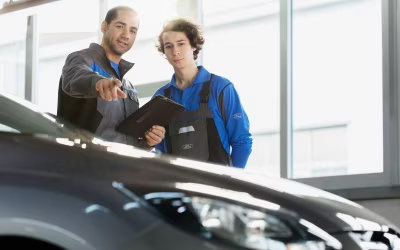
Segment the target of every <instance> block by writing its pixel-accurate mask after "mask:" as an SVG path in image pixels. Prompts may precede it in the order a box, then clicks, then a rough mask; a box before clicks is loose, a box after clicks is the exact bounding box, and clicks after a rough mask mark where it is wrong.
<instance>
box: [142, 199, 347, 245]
mask: <svg viewBox="0 0 400 250" xmlns="http://www.w3.org/2000/svg"><path fill="white" fill-rule="evenodd" d="M144 198H145V199H146V200H147V201H148V202H149V203H150V204H151V205H153V206H154V207H155V208H156V209H157V210H158V211H159V212H161V213H162V214H163V215H164V216H165V218H166V219H167V220H169V221H170V222H171V223H173V224H175V225H176V226H178V227H181V228H183V229H184V230H185V231H188V232H191V233H196V234H200V235H201V236H202V237H205V238H208V239H210V240H216V241H223V242H227V243H230V244H234V245H236V246H241V247H244V248H247V249H257V250H259V249H265V250H268V249H273V250H328V249H340V248H341V246H339V247H340V248H339V247H332V246H329V245H328V244H326V241H325V240H324V239H323V238H321V237H318V236H317V235H315V234H313V233H311V232H310V230H308V228H307V226H306V225H303V224H302V223H300V220H299V219H297V218H296V219H294V217H293V215H291V216H286V217H285V216H283V215H282V214H280V212H279V211H263V210H261V209H257V208H251V207H246V206H242V205H239V204H234V203H230V202H227V201H222V200H215V199H211V198H205V197H197V196H192V197H188V196H186V195H185V194H183V193H150V194H147V195H145V196H144ZM339 244H340V243H339Z"/></svg>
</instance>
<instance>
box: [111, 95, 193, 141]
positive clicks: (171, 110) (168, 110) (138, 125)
mask: <svg viewBox="0 0 400 250" xmlns="http://www.w3.org/2000/svg"><path fill="white" fill-rule="evenodd" d="M184 109H185V107H184V106H183V105H181V104H179V103H176V102H174V101H172V100H171V99H169V98H167V97H165V96H162V95H157V96H155V97H154V98H153V99H151V100H150V101H149V102H147V103H146V104H145V105H143V106H142V107H140V108H139V109H138V110H136V111H135V112H134V113H132V114H131V115H130V116H128V117H127V118H126V119H125V120H123V121H122V122H121V123H120V124H119V125H118V126H117V131H119V132H121V133H124V134H126V135H129V136H132V137H134V138H142V137H144V133H145V132H146V131H147V130H148V129H150V128H151V127H152V126H153V125H160V126H166V125H167V124H168V122H169V121H170V120H171V119H172V118H173V117H174V116H175V115H176V114H177V113H179V112H180V111H183V110H184Z"/></svg>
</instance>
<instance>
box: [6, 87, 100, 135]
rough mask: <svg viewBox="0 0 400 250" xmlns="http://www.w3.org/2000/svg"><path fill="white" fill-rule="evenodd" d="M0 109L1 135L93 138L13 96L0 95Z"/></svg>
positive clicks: (87, 133)
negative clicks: (17, 134) (18, 134)
mask: <svg viewBox="0 0 400 250" xmlns="http://www.w3.org/2000/svg"><path fill="white" fill-rule="evenodd" d="M0 107H1V108H0V132H1V133H20V134H34V135H50V136H54V137H66V138H81V139H89V138H93V135H92V134H90V133H89V132H86V131H83V130H81V129H78V128H76V127H74V126H72V125H70V124H68V123H66V122H60V120H59V119H58V118H56V117H55V116H54V115H51V114H46V113H43V112H41V111H40V109H39V108H38V107H37V106H35V105H34V104H32V103H30V102H28V101H26V100H23V99H20V98H18V97H15V96H12V95H8V94H0Z"/></svg>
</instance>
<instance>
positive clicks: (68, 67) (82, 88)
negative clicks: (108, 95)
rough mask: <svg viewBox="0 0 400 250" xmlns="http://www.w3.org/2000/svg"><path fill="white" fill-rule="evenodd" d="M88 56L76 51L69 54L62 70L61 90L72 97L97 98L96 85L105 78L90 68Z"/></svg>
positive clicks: (91, 61)
mask: <svg viewBox="0 0 400 250" xmlns="http://www.w3.org/2000/svg"><path fill="white" fill-rule="evenodd" d="M92 64H93V60H92V58H91V57H90V56H88V55H85V54H84V53H82V52H80V51H77V52H74V53H71V54H70V55H69V56H68V57H67V59H66V62H65V65H64V67H63V69H62V89H63V90H64V92H65V93H67V94H69V95H71V96H74V97H83V98H85V97H86V98H89V97H97V91H96V83H97V82H98V81H99V80H101V79H104V78H105V77H103V76H101V75H100V74H98V73H96V72H94V71H93V70H92V68H91V66H92Z"/></svg>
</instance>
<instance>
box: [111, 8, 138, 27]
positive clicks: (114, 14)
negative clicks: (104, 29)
mask: <svg viewBox="0 0 400 250" xmlns="http://www.w3.org/2000/svg"><path fill="white" fill-rule="evenodd" d="M120 10H130V11H134V10H133V9H132V8H131V7H128V6H117V7H114V8H112V9H110V10H109V11H108V12H107V14H106V18H105V19H104V21H106V23H107V24H110V23H111V22H112V21H113V20H114V19H115V18H116V17H117V16H118V11H120Z"/></svg>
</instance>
